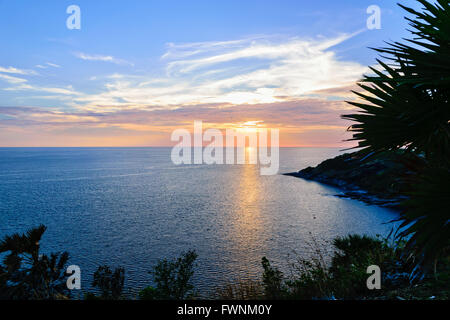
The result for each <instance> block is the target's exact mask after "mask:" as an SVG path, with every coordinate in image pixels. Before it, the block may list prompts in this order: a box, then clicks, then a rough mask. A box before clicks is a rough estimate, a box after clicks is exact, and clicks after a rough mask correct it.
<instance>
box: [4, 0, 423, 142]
mask: <svg viewBox="0 0 450 320" xmlns="http://www.w3.org/2000/svg"><path fill="white" fill-rule="evenodd" d="M402 3H404V4H408V5H410V6H413V7H414V8H418V7H419V6H418V5H417V3H416V2H415V1H403V2H402ZM72 4H75V5H78V6H79V7H80V8H81V30H69V29H67V28H66V19H67V18H68V16H69V15H68V14H67V13H66V8H67V7H68V6H69V5H72ZM373 4H375V5H378V6H379V7H380V8H381V10H382V15H381V23H382V29H381V30H367V28H366V20H367V18H368V16H369V15H368V14H367V13H366V9H367V7H368V6H369V5H373ZM403 16H404V12H403V10H402V9H400V8H399V7H397V6H396V5H395V3H394V1H387V0H382V1H365V0H360V1H354V0H349V1H328V0H327V1H324V0H317V1H301V0H297V1H264V0H262V1H261V0H260V1H253V0H251V1H230V0H228V1H149V0H147V1H138V0H129V1H119V0H117V1H105V0H96V1H85V0H74V1H62V0H58V1H56V0H53V1H49V0H41V1H25V0H14V1H11V0H9V1H6V0H0V39H1V41H2V49H3V50H1V51H0V130H1V131H0V138H1V141H0V145H14V146H16V145H46V146H47V145H65V143H67V144H68V145H112V144H114V145H116V144H118V145H121V144H123V143H124V141H134V142H133V143H132V144H133V145H161V144H167V133H168V132H169V131H170V129H171V128H172V127H175V126H179V125H181V124H182V123H185V122H186V121H184V120H182V119H186V118H191V119H196V118H200V119H199V120H204V121H206V122H208V123H210V124H211V126H219V124H224V123H225V124H233V123H236V122H245V120H248V121H250V120H253V121H265V123H267V124H270V125H276V126H279V127H285V128H286V132H290V138H289V139H287V140H286V141H289V142H286V143H285V144H286V145H297V144H298V145H322V144H323V145H327V144H330V145H335V144H337V143H338V141H341V140H342V139H341V138H342V134H337V135H336V132H340V131H339V130H341V129H342V128H344V127H345V126H346V125H347V124H345V123H342V122H341V120H340V119H339V111H345V110H347V109H346V108H348V107H345V106H343V105H342V104H340V105H342V109H341V110H339V106H338V105H337V104H336V103H337V102H340V101H342V100H344V98H347V96H346V95H345V94H344V92H347V93H348V88H349V86H350V85H351V83H354V82H355V81H356V80H358V79H359V77H360V76H361V75H362V73H364V72H365V71H366V66H367V65H372V64H374V62H375V61H374V59H375V57H376V54H375V53H374V52H372V51H371V50H369V49H367V47H379V46H381V45H383V41H384V40H400V39H401V38H402V37H405V36H407V32H406V31H405V28H406V27H407V23H406V21H405V20H404V19H403ZM340 89H342V90H340ZM327 101H328V102H329V103H328V104H327V103H326V102H327ZM278 104H280V105H278ZM325 104H327V107H323V105H325ZM204 106H208V108H207V109H205V107H204ZM330 106H331V107H330ZM215 107H216V108H217V109H218V110H222V111H223V109H224V108H226V109H227V112H226V113H224V114H222V115H221V117H220V116H219V115H217V112H215V113H214V114H209V113H208V111H209V110H211V109H214V108H215ZM324 108H325V109H326V110H324ZM330 108H331V109H330ZM277 110H285V113H284V118H279V119H278V120H277V122H272V123H270V118H271V116H270V115H271V113H272V112H278V111H277ZM222 111H221V112H222ZM298 112H300V113H302V112H303V113H304V114H303V116H302V117H300V118H298V119H297V118H296V119H297V120H298V121H300V122H299V123H298V124H296V123H292V121H291V119H292V118H295V117H293V113H296V114H297V116H298ZM219 113H220V112H219ZM290 113H292V114H290ZM180 114H181V115H182V116H179V115H180ZM316 114H319V115H322V118H320V117H316ZM201 117H204V119H201ZM144 118H145V119H147V122H145V123H144V122H143V120H142V119H144ZM155 119H157V120H158V119H159V120H158V121H157V120H155ZM305 119H306V120H305ZM62 123H64V125H62ZM326 126H329V130H328V131H327V129H326ZM295 128H297V131H295ZM305 128H306V129H305ZM307 128H310V130H309V131H308V130H307ZM311 128H312V129H311ZM37 132H39V134H37ZM42 132H44V133H42ZM287 134H288V133H286V136H287ZM314 136H315V137H317V138H316V139H315V138H314ZM61 137H64V138H66V139H62V138H61ZM329 137H333V138H331V140H329V141H330V142H329V143H327V142H324V141H325V140H326V139H329ZM58 139H62V140H58ZM295 139H298V140H297V141H299V143H295V141H296V140H295ZM308 141H309V142H308ZM116 142H117V143H116ZM319 142H320V143H319Z"/></svg>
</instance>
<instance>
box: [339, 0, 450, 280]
mask: <svg viewBox="0 0 450 320" xmlns="http://www.w3.org/2000/svg"><path fill="white" fill-rule="evenodd" d="M418 1H419V2H420V3H421V4H422V5H423V6H424V11H423V12H417V11H415V10H413V9H410V8H407V7H404V6H401V7H402V8H404V9H405V10H406V11H407V12H408V13H410V14H412V15H413V17H412V18H406V19H407V20H408V21H409V23H410V26H411V28H412V30H411V33H412V36H413V39H410V40H406V43H400V42H394V43H388V47H387V48H381V49H376V50H377V51H378V52H380V53H381V54H382V55H383V56H384V57H385V58H386V59H387V61H385V62H383V61H381V60H377V61H378V63H379V65H380V68H381V70H379V69H377V68H371V70H372V71H373V72H374V75H368V76H365V78H364V79H363V80H362V82H361V83H360V84H359V86H360V87H361V89H362V90H363V92H354V93H355V94H356V95H358V97H359V98H360V99H362V101H350V102H349V103H350V104H352V105H354V106H356V107H358V108H359V109H360V112H359V113H356V114H349V115H344V116H343V118H344V119H349V120H352V121H354V122H356V124H353V125H352V126H351V127H350V128H349V130H350V131H351V132H353V138H352V139H351V140H356V141H358V143H359V145H358V147H360V148H362V152H365V153H366V154H367V155H368V156H369V158H370V155H376V154H378V153H380V152H384V151H398V150H401V151H402V152H404V153H405V154H408V157H405V158H404V159H400V160H399V161H402V162H403V163H404V164H405V165H406V166H407V168H408V169H409V170H408V174H407V175H405V176H404V177H402V178H403V180H404V181H406V182H407V185H408V187H409V188H408V190H406V191H404V195H405V196H407V197H408V200H406V201H405V202H403V203H402V218H401V220H402V222H403V223H402V228H403V230H402V232H401V233H400V236H402V237H407V239H408V241H407V245H406V249H407V252H408V253H414V254H415V256H416V261H415V266H416V268H415V269H414V270H413V272H412V274H411V275H412V277H416V276H422V275H423V272H425V271H426V270H427V269H429V268H430V267H431V266H432V265H433V264H435V263H436V261H437V259H439V258H445V257H446V256H447V255H448V248H449V239H450V238H449V235H450V224H449V223H448V222H449V221H450V210H448V208H449V205H450V142H449V140H450V122H449V121H450V106H449V95H450V58H449V57H450V4H449V2H448V1H447V0H437V1H435V2H434V3H431V2H428V1H426V0H418Z"/></svg>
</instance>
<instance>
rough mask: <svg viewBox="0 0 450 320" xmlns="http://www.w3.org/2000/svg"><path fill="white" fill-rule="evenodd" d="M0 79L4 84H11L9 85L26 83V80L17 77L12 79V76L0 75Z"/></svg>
mask: <svg viewBox="0 0 450 320" xmlns="http://www.w3.org/2000/svg"><path fill="white" fill-rule="evenodd" d="M0 79H2V80H5V81H6V82H8V83H11V84H18V83H25V82H27V80H26V79H23V78H19V77H13V76H9V75H7V74H1V73H0Z"/></svg>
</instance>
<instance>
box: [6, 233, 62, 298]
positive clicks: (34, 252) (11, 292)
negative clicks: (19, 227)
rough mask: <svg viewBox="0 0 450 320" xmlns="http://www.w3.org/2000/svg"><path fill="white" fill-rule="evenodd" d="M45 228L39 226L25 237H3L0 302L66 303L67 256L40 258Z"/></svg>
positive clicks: (24, 235)
mask: <svg viewBox="0 0 450 320" xmlns="http://www.w3.org/2000/svg"><path fill="white" fill-rule="evenodd" d="M45 230H46V227H45V226H43V225H40V226H39V227H37V228H33V229H31V230H29V231H28V232H27V233H25V234H22V235H20V234H18V233H15V234H13V235H11V236H5V237H4V238H3V240H2V241H1V242H0V254H5V256H4V259H3V264H2V265H0V299H5V300H6V299H7V300H13V299H17V300H52V299H66V298H67V297H68V296H69V294H70V292H69V290H68V289H67V287H66V274H65V270H66V264H67V261H68V259H69V254H68V253H67V252H64V253H61V254H58V253H52V254H50V256H47V255H45V254H41V253H40V252H39V249H40V245H39V243H40V241H41V238H42V235H43V234H44V232H45Z"/></svg>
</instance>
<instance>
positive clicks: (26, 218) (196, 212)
mask: <svg viewBox="0 0 450 320" xmlns="http://www.w3.org/2000/svg"><path fill="white" fill-rule="evenodd" d="M170 151H171V149H170V148H92V149H91V148H56V149H52V148H19V149H15V148H14V149H10V148H0V236H3V235H5V234H10V233H13V232H23V231H26V230H27V229H28V228H30V227H33V226H37V225H39V224H45V225H46V226H47V227H48V230H47V232H46V233H45V236H44V238H43V241H42V250H43V251H44V252H47V253H48V252H54V251H64V250H66V251H68V252H69V253H70V255H71V259H70V262H71V263H73V264H77V265H79V266H80V267H81V271H82V286H83V287H84V288H89V287H90V283H91V281H92V273H93V272H94V271H95V269H96V267H97V266H99V265H101V264H108V265H111V266H119V265H120V266H123V267H125V269H126V285H127V287H128V288H141V287H144V286H146V285H148V284H149V283H150V275H149V274H148V271H149V270H150V268H151V266H152V265H154V264H155V263H156V261H157V260H158V259H160V258H174V257H176V256H178V255H179V254H180V253H181V252H182V251H184V250H188V249H195V250H196V251H197V253H198V255H199V258H198V266H197V269H196V274H195V282H196V284H197V285H198V287H199V288H200V290H202V291H203V292H208V291H210V290H212V288H214V287H215V286H218V285H221V284H223V283H225V282H227V281H234V280H237V279H241V280H245V279H259V277H260V275H261V268H260V261H261V257H263V256H267V257H268V258H269V259H270V260H272V261H274V263H275V264H277V265H279V266H281V267H282V268H285V269H286V270H287V267H286V266H287V265H288V264H289V261H291V259H292V257H293V256H295V255H293V253H294V252H296V254H300V255H302V254H307V253H308V252H309V251H310V246H309V244H308V243H310V242H311V241H312V239H315V241H317V242H319V243H320V242H322V241H328V240H331V239H332V238H334V237H336V236H343V235H347V234H349V233H360V234H370V235H375V234H387V233H388V232H389V231H390V229H391V228H392V225H391V224H384V223H386V222H388V221H390V220H392V219H393V218H395V217H396V214H395V213H394V212H392V211H389V210H387V209H382V208H379V207H376V206H368V205H365V204H363V203H361V202H358V201H354V200H348V199H341V198H338V197H336V196H334V195H335V194H337V193H339V190H337V189H334V188H331V187H328V186H324V185H321V184H319V183H316V182H311V181H305V180H302V179H298V178H293V177H288V176H283V175H281V173H285V172H292V171H296V170H299V169H302V168H305V167H307V166H311V165H317V164H319V163H320V162H321V161H323V160H325V159H327V158H330V157H334V156H336V155H338V154H339V153H340V152H339V150H338V149H312V148H282V149H281V150H280V162H281V163H280V171H279V172H280V174H279V175H275V176H260V174H259V169H258V167H257V166H254V165H192V166H189V165H183V166H175V165H173V164H172V163H171V160H170Z"/></svg>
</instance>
